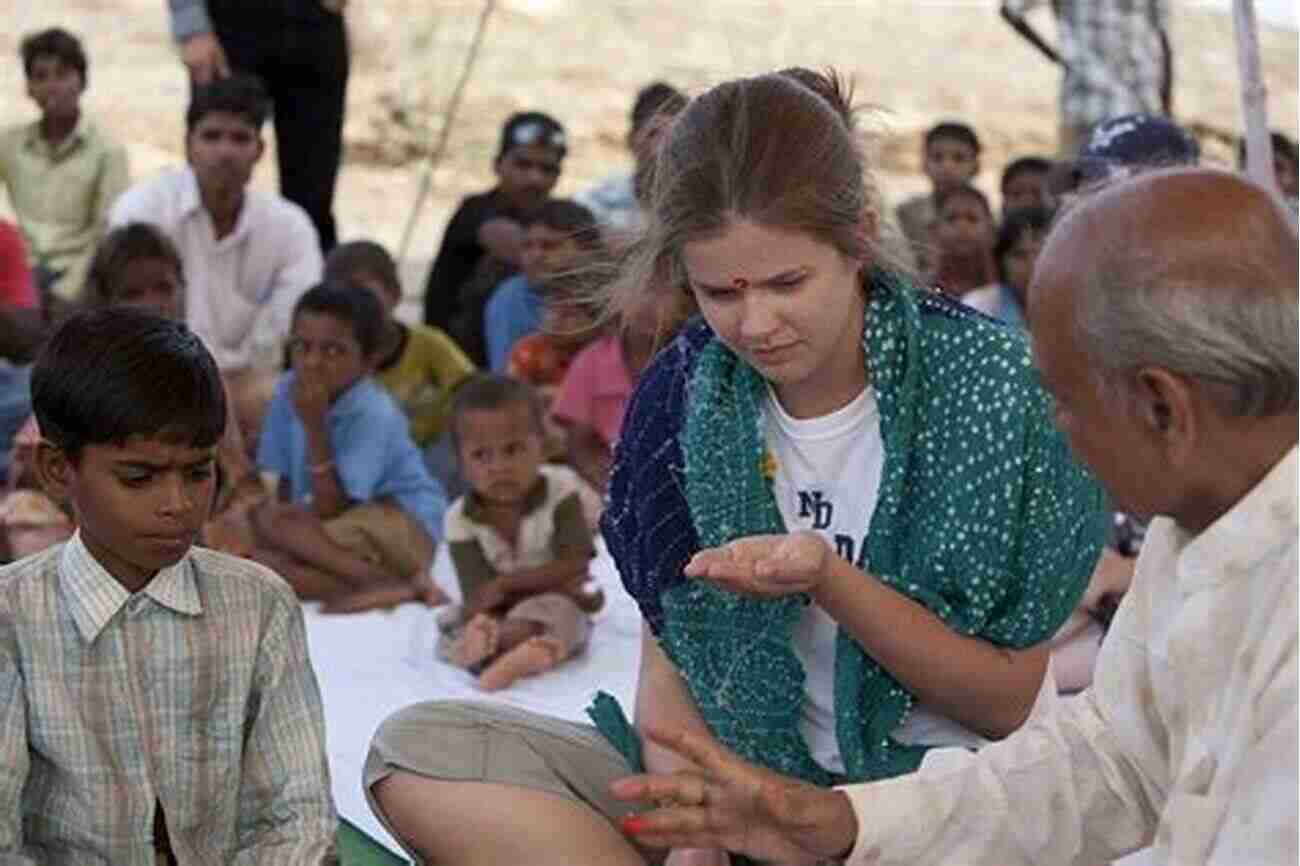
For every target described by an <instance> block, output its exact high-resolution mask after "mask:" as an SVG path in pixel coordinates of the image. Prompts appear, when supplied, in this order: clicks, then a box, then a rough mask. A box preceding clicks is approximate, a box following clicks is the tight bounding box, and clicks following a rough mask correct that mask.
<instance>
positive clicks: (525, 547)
mask: <svg viewBox="0 0 1300 866" xmlns="http://www.w3.org/2000/svg"><path fill="white" fill-rule="evenodd" d="M452 423H453V428H452V430H453V435H454V436H455V440H456V453H457V455H458V456H459V457H460V461H461V471H462V472H463V473H464V475H465V479H466V481H467V482H468V485H469V490H468V492H466V494H465V495H464V496H462V497H461V498H460V499H457V500H456V501H455V502H454V503H453V504H452V506H451V508H449V509H448V510H447V516H446V539H447V547H448V550H449V551H450V553H451V559H452V562H453V563H454V564H455V566H456V579H457V581H458V582H459V584H460V589H461V600H462V601H461V604H460V605H457V606H452V607H450V608H448V609H446V610H444V611H442V612H441V613H440V615H439V618H438V621H439V630H440V636H439V642H438V653H439V656H440V657H442V658H444V659H445V660H448V661H450V662H452V663H453V664H456V665H459V666H460V667H463V668H466V669H468V670H470V671H471V672H474V673H476V674H477V675H478V685H479V687H480V688H482V689H483V690H484V691H497V690H499V689H503V688H506V687H507V686H509V685H510V684H511V683H513V682H515V680H518V679H520V678H521V677H527V676H532V675H534V674H539V673H542V672H543V671H548V670H551V669H552V668H554V667H556V666H557V665H559V664H560V663H561V662H563V661H564V660H565V659H568V658H571V657H572V656H573V655H575V654H576V653H578V652H580V651H581V650H582V649H583V647H585V646H586V643H587V635H588V633H589V631H590V623H589V621H588V618H587V616H588V614H590V613H593V612H595V611H596V610H599V609H600V606H601V604H602V603H603V602H604V596H603V594H601V593H600V592H599V591H598V590H597V591H595V592H587V591H586V590H584V589H583V587H584V585H585V583H586V581H587V577H588V565H589V562H590V560H591V558H592V556H594V555H595V548H594V547H593V544H592V528H591V527H592V514H591V513H590V511H589V509H590V507H591V505H593V504H594V503H592V502H591V501H590V498H591V497H590V493H591V491H590V490H589V489H587V490H584V488H585V485H584V484H583V482H582V480H581V479H579V478H578V476H577V475H576V474H575V473H574V472H573V470H571V469H569V468H567V467H564V466H545V465H542V407H541V401H540V400H539V399H538V396H537V394H536V392H535V391H533V389H532V388H530V387H529V386H528V385H526V384H524V383H522V382H518V381H515V380H513V379H509V378H506V377H505V376H497V375H482V376H477V377H475V378H474V379H472V380H471V381H469V382H468V383H466V384H465V386H464V387H463V388H461V390H460V391H459V392H458V393H457V394H456V404H455V412H454V418H453V422H452ZM584 499H586V500H587V501H586V502H584Z"/></svg>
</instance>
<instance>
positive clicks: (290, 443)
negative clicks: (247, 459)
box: [253, 283, 447, 607]
mask: <svg viewBox="0 0 1300 866" xmlns="http://www.w3.org/2000/svg"><path fill="white" fill-rule="evenodd" d="M383 329H384V313H383V310H382V308H381V307H380V304H379V301H378V300H377V299H376V298H375V297H374V295H372V294H370V293H369V292H358V291H356V290H354V289H352V288H350V287H345V286H335V285H331V284H329V283H326V284H322V285H319V286H316V287H315V288H313V289H311V290H309V291H308V292H307V293H306V294H304V295H303V296H302V298H301V299H299V301H298V304H297V306H296V307H295V308H294V313H293V321H292V325H291V328H290V333H289V341H288V353H289V363H290V368H291V369H290V371H289V372H287V373H285V374H284V375H283V376H282V377H281V378H280V381H279V382H278V383H277V384H276V389H275V394H274V396H273V397H272V398H271V403H270V405H269V406H268V408H267V412H266V419H265V422H264V424H263V427H262V436H261V441H260V443H259V447H258V453H257V463H258V467H259V468H260V469H261V470H262V471H263V472H266V473H271V474H273V475H274V476H276V477H277V479H278V489H279V496H278V498H279V500H280V502H279V503H278V504H270V505H268V506H266V507H263V508H261V509H259V510H258V511H257V512H256V514H255V515H254V517H253V523H254V528H255V531H256V534H257V539H258V548H257V550H256V552H255V553H254V558H256V559H258V560H259V561H261V562H263V563H266V564H271V563H275V565H274V566H273V567H275V568H277V569H278V570H280V573H281V574H282V575H284V577H285V578H286V579H287V580H288V581H289V582H290V583H291V584H292V585H293V587H294V589H295V590H297V592H298V595H299V597H300V598H303V599H323V600H325V601H327V602H330V603H338V604H341V605H343V606H345V607H346V606H347V603H348V602H347V600H348V599H349V598H351V597H352V596H353V595H355V594H357V593H359V592H360V593H363V594H364V593H368V592H373V591H375V590H382V591H383V596H382V597H384V598H386V599H390V600H391V601H392V602H396V601H399V600H413V599H421V600H424V601H427V602H429V603H437V602H439V601H441V596H440V595H439V593H438V592H437V590H436V589H434V586H433V582H432V577H431V574H430V567H431V565H432V563H433V554H434V548H435V546H436V544H437V541H438V539H439V537H440V535H441V526H442V519H443V512H444V511H445V510H446V505H447V500H446V496H445V494H444V493H443V490H442V487H441V486H440V485H439V484H438V482H437V481H435V480H434V479H433V477H432V476H431V475H430V474H429V471H428V470H427V469H426V468H425V465H424V461H423V460H422V459H421V457H420V452H419V451H418V450H417V449H416V447H415V443H414V442H412V440H411V436H410V433H409V432H408V422H407V419H406V416H405V415H404V414H403V413H402V410H401V409H400V408H399V407H398V405H397V404H396V403H395V402H394V401H393V398H392V397H391V396H389V394H388V392H387V391H386V390H385V389H384V388H383V387H381V386H380V385H379V384H378V383H376V382H375V380H374V379H373V378H372V376H371V373H372V372H373V370H374V367H375V362H376V360H377V354H378V353H377V350H378V348H379V343H380V338H381V335H382V334H383Z"/></svg>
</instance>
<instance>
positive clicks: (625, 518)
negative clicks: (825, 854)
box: [365, 70, 1106, 866]
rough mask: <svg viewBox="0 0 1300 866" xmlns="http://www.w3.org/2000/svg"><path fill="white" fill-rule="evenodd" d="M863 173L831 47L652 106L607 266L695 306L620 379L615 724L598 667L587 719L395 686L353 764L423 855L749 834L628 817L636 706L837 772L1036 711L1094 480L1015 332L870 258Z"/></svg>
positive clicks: (610, 535)
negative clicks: (636, 631) (644, 206)
mask: <svg viewBox="0 0 1300 866" xmlns="http://www.w3.org/2000/svg"><path fill="white" fill-rule="evenodd" d="M870 185H871V177H870V175H869V173H868V172H867V171H866V169H865V167H864V161H863V157H862V155H861V152H860V150H859V147H858V145H857V141H856V137H855V134H854V131H853V127H852V113H851V109H850V107H849V103H848V99H847V98H846V97H845V96H843V95H842V93H841V89H840V87H839V85H838V83H837V82H836V80H835V79H834V77H833V76H820V75H817V74H814V73H810V72H807V71H806V70H788V71H786V72H784V73H780V74H774V75H764V76H759V77H756V78H749V79H742V80H738V81H732V82H728V83H726V84H723V85H720V86H718V87H716V88H714V89H713V90H711V91H709V92H708V93H706V94H704V95H703V96H700V97H699V98H697V99H695V100H694V101H693V102H692V103H691V104H690V105H689V106H688V108H687V109H686V110H685V111H684V112H683V113H682V114H681V115H680V116H679V117H678V118H677V119H676V120H675V121H674V122H673V124H672V125H671V126H670V127H669V129H668V130H667V131H666V132H665V135H664V140H663V143H662V144H661V146H660V149H659V153H658V156H657V165H656V169H655V172H654V185H653V188H652V190H651V204H652V206H653V207H652V211H651V213H650V218H649V222H648V225H647V227H646V230H645V234H644V236H643V237H642V238H641V239H640V241H639V243H638V244H637V246H636V247H635V248H634V250H633V253H632V256H631V258H630V260H629V261H628V263H627V267H626V268H625V270H624V271H623V273H622V276H621V279H620V283H619V286H618V287H616V288H617V293H616V297H617V298H619V299H620V300H621V302H622V303H624V304H626V305H630V304H633V303H635V302H636V301H637V300H638V297H639V295H640V294H641V293H643V292H644V291H647V290H646V289H644V288H643V287H647V286H674V287H682V289H683V290H685V291H689V292H690V293H691V294H693V295H694V298H695V300H696V301H697V303H698V304H699V308H700V312H701V314H702V321H697V322H695V323H693V324H689V325H687V327H686V328H685V329H683V331H682V333H681V334H680V335H679V336H678V337H677V339H676V340H675V341H674V342H673V343H672V344H671V345H670V346H669V347H668V348H666V349H665V350H663V351H662V352H660V353H659V355H658V356H657V357H656V358H655V360H654V361H653V362H652V363H651V365H650V366H649V368H648V369H647V371H646V373H645V374H644V376H643V377H642V379H641V381H640V383H639V385H638V388H637V391H636V393H635V395H634V397H633V399H632V402H631V404H630V406H629V409H628V414H627V416H626V418H625V421H624V425H623V432H622V434H621V437H620V442H619V444H618V448H617V452H616V456H615V465H614V470H613V475H612V478H611V484H610V489H609V504H608V507H607V510H606V513H605V517H604V519H603V524H602V528H603V531H604V535H605V538H606V540H607V542H608V544H609V548H610V551H611V552H612V554H613V556H614V559H615V561H616V563H617V565H618V569H619V572H620V574H621V576H622V579H623V582H624V585H625V587H626V588H627V590H628V592H629V593H631V594H632V595H633V596H634V597H635V599H636V600H637V602H638V604H639V605H640V608H641V611H642V614H643V617H644V621H645V625H644V639H643V645H642V659H641V671H640V680H639V684H638V691H637V698H636V707H635V725H633V724H631V723H629V722H628V721H627V719H626V717H625V716H624V714H623V712H622V710H621V708H619V707H617V705H616V704H615V703H614V702H613V701H612V699H609V698H607V697H604V696H601V697H599V698H598V699H597V701H596V702H595V704H594V705H593V707H592V710H591V715H592V718H593V720H594V721H595V722H596V725H595V727H591V726H584V725H578V724H572V723H568V722H563V721H558V720H555V719H548V718H543V717H540V716H536V715H531V714H527V713H523V712H519V711H515V710H510V709H503V708H501V707H498V706H483V705H474V704H463V703H446V702H442V703H439V702H434V703H428V704H420V705H417V706H414V707H410V708H407V709H406V710H403V711H401V712H399V713H398V714H396V715H395V716H393V717H392V718H390V719H389V720H388V721H386V722H385V724H384V725H383V726H382V727H381V729H380V730H379V732H378V733H377V735H376V738H375V741H374V744H373V746H372V752H371V755H370V760H369V762H368V765H367V770H366V777H365V785H366V789H367V791H368V794H369V796H370V797H371V803H372V806H373V807H374V808H375V811H376V813H377V814H378V815H379V817H380V818H381V820H383V821H384V822H385V823H386V824H387V826H388V827H389V828H390V829H391V830H392V831H393V833H394V835H395V836H396V837H397V838H398V839H400V840H401V841H402V843H403V844H404V845H405V846H406V847H407V848H408V850H409V851H410V852H411V853H412V854H413V855H415V856H417V857H418V858H420V859H421V861H422V862H431V863H459V864H476V863H503V862H511V860H512V859H513V860H515V861H517V862H528V863H540V864H552V863H553V864H561V863H563V864H588V863H590V864H597V863H599V864H637V863H645V862H656V863H657V862H667V863H670V864H673V866H682V864H719V863H728V862H731V863H738V862H740V860H739V858H732V859H731V860H728V855H726V854H724V853H722V852H719V851H681V850H678V851H672V852H652V851H648V850H644V849H640V848H638V847H636V846H635V845H634V844H633V843H632V842H630V841H628V840H629V837H628V836H626V835H624V834H623V833H622V832H621V828H620V827H619V824H618V821H619V820H620V819H621V818H623V817H625V816H626V815H627V814H628V813H629V812H630V810H631V808H632V807H631V806H629V805H625V804H622V803H619V802H618V801H616V800H615V799H614V798H613V797H612V796H611V794H610V792H609V786H610V785H611V784H612V783H613V782H614V781H615V780H616V779H618V778H621V777H624V776H626V775H628V774H629V773H631V772H634V771H635V770H637V769H640V768H647V769H649V770H651V771H653V772H671V771H672V770H674V769H675V768H677V766H678V765H679V761H680V759H678V758H676V757H675V756H674V755H673V754H672V753H670V752H668V751H667V750H665V749H662V748H659V747H657V746H655V745H654V744H653V743H651V742H649V741H643V740H642V738H641V736H640V735H639V730H641V729H643V728H644V727H645V726H647V725H653V726H656V727H659V728H667V729H678V730H688V731H692V732H697V733H704V734H707V735H708V736H709V737H711V738H713V739H715V740H717V741H720V742H721V743H723V744H724V745H726V746H728V747H729V748H730V749H732V750H733V751H735V752H736V753H738V754H740V755H741V756H743V757H745V758H747V759H749V760H751V761H754V762H755V763H758V764H761V765H763V766H766V767H768V768H771V769H773V770H776V771H779V772H781V773H784V774H788V775H792V776H796V777H799V778H802V779H805V780H808V781H811V782H814V783H816V784H820V785H831V784H839V783H843V782H846V781H853V780H859V781H860V780H868V779H878V778H884V777H888V776H894V775H898V774H901V773H906V772H909V771H911V770H914V769H915V768H916V767H918V766H919V765H920V763H921V761H922V759H923V758H924V756H925V754H926V752H927V751H928V750H929V749H932V748H934V747H936V746H963V747H968V748H978V747H979V746H980V745H981V744H983V743H984V742H986V741H987V740H989V739H996V738H1000V737H1004V736H1006V735H1007V734H1008V733H1010V732H1011V731H1012V730H1014V729H1015V728H1016V727H1017V726H1018V725H1019V724H1020V723H1021V722H1022V721H1023V720H1024V719H1025V718H1026V716H1027V715H1028V713H1029V710H1030V708H1031V706H1032V705H1033V703H1034V701H1035V699H1036V697H1037V696H1038V694H1039V692H1040V690H1041V689H1042V688H1043V686H1044V682H1045V673H1046V667H1047V658H1048V651H1047V648H1046V646H1045V645H1044V643H1043V642H1044V641H1045V640H1047V639H1048V638H1049V637H1050V636H1051V635H1052V633H1053V632H1054V631H1055V630H1056V628H1057V627H1058V626H1059V625H1060V623H1061V622H1062V621H1064V619H1065V618H1066V617H1067V616H1068V615H1069V613H1070V611H1071V610H1072V609H1073V607H1074V605H1075V603H1076V601H1077V600H1078V598H1079V596H1080V594H1081V593H1082V591H1083V589H1084V587H1085V586H1086V584H1087V582H1088V577H1089V574H1090V573H1091V571H1092V567H1093V564H1094V562H1095V560H1096V558H1097V554H1098V551H1099V549H1100V546H1101V542H1102V538H1103V535H1104V532H1105V529H1106V525H1105V517H1106V512H1105V510H1104V506H1103V503H1102V497H1101V494H1100V492H1099V491H1098V489H1097V488H1096V486H1095V485H1094V483H1093V482H1092V481H1091V480H1090V479H1089V478H1088V477H1087V476H1086V475H1085V474H1084V472H1083V471H1082V470H1081V469H1079V468H1078V467H1077V466H1076V465H1075V464H1074V463H1073V462H1072V461H1071V459H1070V457H1069V455H1068V453H1067V450H1066V448H1065V445H1064V443H1063V442H1062V440H1061V439H1060V437H1059V436H1058V435H1057V433H1056V432H1055V431H1054V429H1053V428H1052V425H1051V423H1050V420H1049V417H1048V405H1047V399H1046V398H1045V396H1044V395H1043V392H1042V391H1041V390H1040V388H1039V386H1038V384H1037V383H1036V381H1035V379H1034V376H1033V373H1032V371H1031V368H1030V365H1029V357H1028V352H1027V349H1026V345H1025V343H1024V341H1023V338H1021V337H1020V336H1018V335H1017V334H1015V333H1013V332H1012V331H1010V330H1008V329H1003V328H1000V327H998V326H996V325H994V324H992V323H990V322H988V321H987V320H985V319H984V318H982V317H979V316H977V315H975V314H973V313H971V312H970V311H969V310H967V309H966V308H964V307H961V306H960V305H958V304H956V303H955V302H953V301H951V300H949V299H946V298H944V297H943V296H942V295H939V294H937V293H934V292H931V291H928V290H923V289H920V288H918V287H916V286H915V285H913V284H912V283H911V282H910V281H909V279H908V277H907V276H906V275H905V274H904V273H903V272H902V271H901V270H899V269H897V268H893V267H891V266H890V264H889V262H888V256H887V255H886V254H885V253H884V252H883V251H882V247H881V244H880V243H879V241H878V232H877V228H876V212H875V210H874V209H873V206H872V196H871V195H870ZM629 829H630V828H629ZM665 857H666V860H664V858H665Z"/></svg>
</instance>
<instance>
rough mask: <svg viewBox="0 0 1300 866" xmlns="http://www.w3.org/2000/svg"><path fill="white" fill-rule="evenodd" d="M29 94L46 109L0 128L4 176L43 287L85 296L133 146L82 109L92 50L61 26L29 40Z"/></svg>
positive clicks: (50, 294)
mask: <svg viewBox="0 0 1300 866" xmlns="http://www.w3.org/2000/svg"><path fill="white" fill-rule="evenodd" d="M21 54H22V60H23V73H24V74H25V75H26V76H27V95H28V96H30V97H31V98H32V101H33V102H35V103H36V107H37V108H39V109H40V112H41V116H40V118H39V119H38V120H36V121H33V122H30V123H22V124H19V125H17V126H12V127H9V128H8V129H6V130H4V131H3V132H0V184H3V186H5V187H6V188H7V189H8V191H9V201H10V203H11V204H12V205H13V209H14V211H15V213H16V214H17V215H18V221H19V223H21V225H22V226H23V230H24V232H25V233H26V235H27V239H28V241H29V243H30V244H31V246H32V250H31V255H32V259H33V261H34V262H35V263H36V265H37V268H36V270H37V274H38V282H40V284H41V285H40V286H39V287H38V288H40V289H41V291H42V294H43V295H45V297H46V298H47V299H48V300H49V301H52V302H58V303H59V304H61V305H66V304H67V303H68V302H71V301H74V300H77V299H78V298H79V297H80V293H81V289H82V286H83V285H84V284H85V280H86V267H87V265H88V264H89V262H90V257H91V254H92V253H94V250H95V244H96V243H97V242H98V241H99V239H100V237H101V236H102V235H103V233H104V227H105V225H106V224H107V221H108V209H109V207H110V206H111V205H112V204H113V201H114V200H115V199H116V198H117V197H118V196H119V195H120V194H121V193H122V192H123V191H124V190H125V189H126V187H127V180H128V178H127V155H126V149H125V148H123V147H122V145H120V144H118V143H117V142H115V141H113V140H111V139H109V138H108V137H107V136H106V135H104V133H103V132H102V131H101V130H100V129H99V128H98V126H97V125H96V124H95V123H94V122H93V121H92V120H90V118H88V117H87V116H86V115H85V113H84V112H82V110H81V95H82V94H83V93H84V92H85V90H86V84H87V74H86V73H87V63H86V52H85V50H84V49H83V48H82V46H81V42H80V41H79V40H78V39H77V37H75V36H73V35H72V34H71V33H69V32H68V31H66V30H63V29H61V28H58V27H54V28H50V29H49V30H42V31H41V32H39V33H33V34H31V35H30V36H28V37H27V38H25V39H24V40H23V42H22V47H21Z"/></svg>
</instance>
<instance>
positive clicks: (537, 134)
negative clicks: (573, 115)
mask: <svg viewBox="0 0 1300 866" xmlns="http://www.w3.org/2000/svg"><path fill="white" fill-rule="evenodd" d="M528 144H540V145H542V146H543V147H549V148H551V149H553V150H558V151H559V152H560V158H561V159H563V158H564V155H565V154H566V153H568V143H567V140H566V139H565V135H564V127H563V126H562V125H561V124H560V122H559V121H558V120H556V119H555V118H554V117H551V116H550V115H549V114H543V113H542V112H540V111H520V112H518V113H516V114H512V115H510V117H509V118H507V119H506V122H505V123H504V124H502V126H501V143H500V145H499V146H498V147H497V159H500V158H501V157H503V156H505V155H506V153H507V152H509V151H511V150H513V149H514V148H516V147H521V146H523V145H528Z"/></svg>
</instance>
